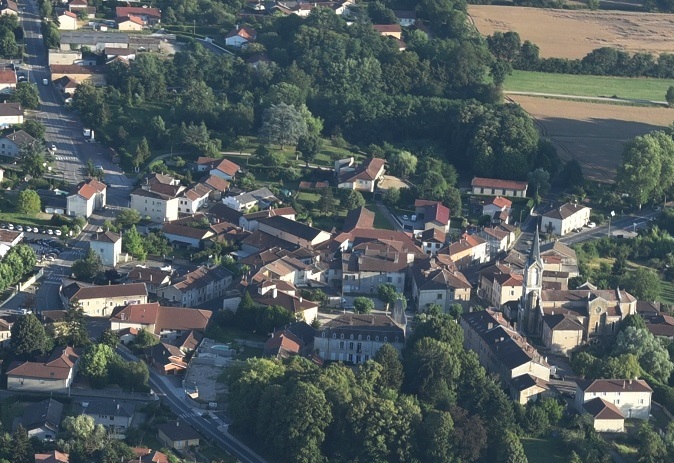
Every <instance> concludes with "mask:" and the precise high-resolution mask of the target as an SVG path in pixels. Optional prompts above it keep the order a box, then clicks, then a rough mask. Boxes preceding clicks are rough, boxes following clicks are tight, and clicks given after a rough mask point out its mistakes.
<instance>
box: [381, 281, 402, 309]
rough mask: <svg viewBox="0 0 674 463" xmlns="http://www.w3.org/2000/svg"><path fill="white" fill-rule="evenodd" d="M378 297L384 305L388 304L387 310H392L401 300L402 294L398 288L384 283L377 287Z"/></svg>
mask: <svg viewBox="0 0 674 463" xmlns="http://www.w3.org/2000/svg"><path fill="white" fill-rule="evenodd" d="M377 297H378V298H379V299H381V300H382V302H384V304H386V310H389V309H390V308H391V304H395V302H396V301H397V300H398V299H399V298H400V294H398V291H397V290H396V287H395V286H393V285H392V284H391V283H382V284H381V285H379V286H377Z"/></svg>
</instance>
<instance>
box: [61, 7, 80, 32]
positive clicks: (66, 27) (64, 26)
mask: <svg viewBox="0 0 674 463" xmlns="http://www.w3.org/2000/svg"><path fill="white" fill-rule="evenodd" d="M58 25H59V30H62V31H74V30H77V15H76V14H75V13H73V12H71V11H64V12H63V13H61V14H60V15H59V16H58Z"/></svg>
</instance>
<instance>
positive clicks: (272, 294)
mask: <svg viewBox="0 0 674 463" xmlns="http://www.w3.org/2000/svg"><path fill="white" fill-rule="evenodd" d="M276 296H278V290H277V289H276V286H274V289H273V290H272V293H271V297H273V298H274V299H276Z"/></svg>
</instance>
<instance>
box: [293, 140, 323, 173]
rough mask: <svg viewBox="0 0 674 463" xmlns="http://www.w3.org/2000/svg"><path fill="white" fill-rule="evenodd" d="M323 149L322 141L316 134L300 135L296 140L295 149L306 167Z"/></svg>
mask: <svg viewBox="0 0 674 463" xmlns="http://www.w3.org/2000/svg"><path fill="white" fill-rule="evenodd" d="M322 148H323V139H322V138H321V137H320V136H319V135H316V134H311V133H309V134H306V135H302V136H301V137H299V138H298V140H297V146H296V147H295V149H296V150H297V152H298V153H299V154H300V155H301V156H302V159H303V160H304V162H306V164H307V166H308V165H309V163H310V162H312V161H313V160H314V159H316V156H317V155H318V153H319V152H320V151H321V149H322Z"/></svg>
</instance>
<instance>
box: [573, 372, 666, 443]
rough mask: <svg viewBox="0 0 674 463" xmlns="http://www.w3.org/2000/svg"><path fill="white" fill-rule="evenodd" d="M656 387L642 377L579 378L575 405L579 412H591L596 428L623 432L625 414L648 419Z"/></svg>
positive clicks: (601, 430)
mask: <svg viewBox="0 0 674 463" xmlns="http://www.w3.org/2000/svg"><path fill="white" fill-rule="evenodd" d="M652 395H653V389H651V387H650V386H649V385H648V383H647V382H646V381H644V380H640V379H634V380H633V379H597V380H594V381H586V380H579V381H577V384H576V397H575V403H574V405H575V407H576V410H578V412H579V413H590V414H591V415H592V416H593V418H594V427H595V430H597V431H599V432H623V431H624V430H625V424H624V420H625V418H634V419H639V420H648V418H649V415H650V413H651V396H652Z"/></svg>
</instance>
